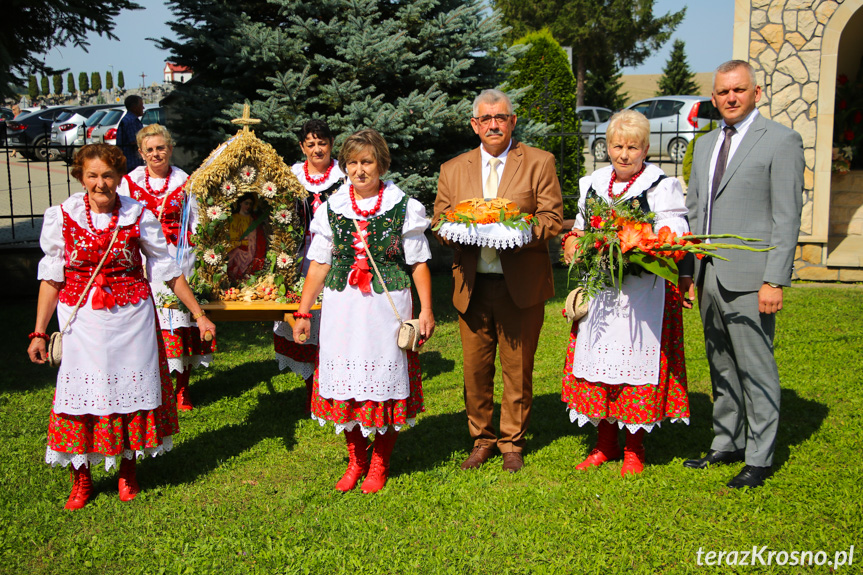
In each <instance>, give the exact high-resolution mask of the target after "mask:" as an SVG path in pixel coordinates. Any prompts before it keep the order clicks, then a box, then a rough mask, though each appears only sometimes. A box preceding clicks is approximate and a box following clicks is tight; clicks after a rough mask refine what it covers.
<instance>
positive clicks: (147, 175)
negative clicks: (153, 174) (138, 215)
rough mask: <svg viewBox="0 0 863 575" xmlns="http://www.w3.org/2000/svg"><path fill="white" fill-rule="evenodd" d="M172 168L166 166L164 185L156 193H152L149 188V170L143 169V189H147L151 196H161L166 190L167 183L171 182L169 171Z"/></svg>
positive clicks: (151, 189)
mask: <svg viewBox="0 0 863 575" xmlns="http://www.w3.org/2000/svg"><path fill="white" fill-rule="evenodd" d="M172 169H173V168H171V167H170V166H168V175H167V176H165V185H164V186H162V189H161V190H159V191H158V192H154V191H153V188H151V187H150V168H144V187H146V188H147V191H148V192H150V195H151V196H161V195H162V194H164V193H165V191H167V189H168V183H169V182H170V181H171V171H172Z"/></svg>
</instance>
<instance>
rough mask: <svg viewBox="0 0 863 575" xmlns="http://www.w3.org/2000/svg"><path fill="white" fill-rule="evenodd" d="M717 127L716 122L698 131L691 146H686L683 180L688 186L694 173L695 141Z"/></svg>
mask: <svg viewBox="0 0 863 575" xmlns="http://www.w3.org/2000/svg"><path fill="white" fill-rule="evenodd" d="M716 126H717V124H716V122H714V121H711V122H710V123H709V124H707V125H706V126H704V127H703V128H701V129H700V130H698V133H696V134H695V137H694V138H692V141H691V142H689V145H688V146H686V154H685V155H684V156H683V179H684V180H685V181H686V185H687V186H688V185H689V174H690V173H691V172H692V154H693V150H694V149H695V140H697V139H698V138H700V137H701V136H703V135H704V134H706V133H707V132H709V131H711V130H712V129H714V128H715V127H716Z"/></svg>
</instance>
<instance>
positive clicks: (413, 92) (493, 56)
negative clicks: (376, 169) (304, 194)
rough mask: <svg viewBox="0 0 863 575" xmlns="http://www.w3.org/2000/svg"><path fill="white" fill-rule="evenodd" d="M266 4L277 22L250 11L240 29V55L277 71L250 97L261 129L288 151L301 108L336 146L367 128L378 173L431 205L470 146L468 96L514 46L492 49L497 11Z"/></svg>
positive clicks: (438, 2)
mask: <svg viewBox="0 0 863 575" xmlns="http://www.w3.org/2000/svg"><path fill="white" fill-rule="evenodd" d="M273 4H274V5H275V6H277V7H278V14H279V20H278V21H277V22H268V21H263V20H261V21H257V22H253V21H251V20H247V21H245V22H244V23H243V25H242V27H241V30H240V32H241V34H240V36H241V37H242V38H243V39H244V45H243V46H242V47H241V56H242V57H243V58H245V59H247V61H252V60H251V59H254V60H253V61H254V62H255V63H256V65H259V66H260V67H261V68H263V69H265V70H266V69H273V70H274V73H273V74H271V75H270V76H269V77H268V78H267V82H268V85H267V86H266V87H264V88H263V89H261V90H259V94H260V96H259V97H258V99H257V100H256V101H253V102H252V105H253V110H254V114H255V115H256V117H258V118H261V119H262V120H263V122H264V126H263V135H264V137H265V139H267V140H268V141H269V142H271V143H272V144H273V145H274V146H276V147H277V149H280V150H281V151H282V153H283V154H284V155H285V156H286V158H296V157H297V156H298V155H299V154H298V149H297V142H296V135H295V132H296V130H297V129H298V128H299V126H300V125H301V124H302V123H303V122H304V121H305V120H307V119H308V118H310V117H321V118H324V119H326V120H327V121H328V122H329V124H330V127H331V128H332V129H333V131H334V132H335V133H336V134H339V137H338V138H337V139H336V148H338V145H339V143H340V141H341V140H343V139H344V138H345V137H346V136H347V135H348V134H350V133H352V132H354V131H356V130H359V129H361V128H374V129H376V130H378V131H379V132H381V134H382V135H383V136H384V137H385V138H386V140H387V142H388V144H389V146H390V151H391V153H392V158H393V161H392V166H391V168H390V173H389V174H388V175H387V178H388V179H393V180H394V181H395V182H397V183H398V185H399V186H400V187H402V188H403V189H404V190H405V191H407V192H408V193H410V194H413V195H415V196H416V197H417V198H418V199H420V200H421V201H423V202H424V203H425V204H426V205H430V204H431V202H432V201H433V199H434V196H435V194H436V193H437V176H438V170H439V167H440V164H442V163H443V162H445V161H447V160H449V159H451V158H452V157H454V156H456V155H457V154H459V153H461V152H463V151H465V150H467V149H470V148H472V147H475V146H476V145H477V144H478V141H477V139H476V136H475V135H474V134H473V132H472V130H471V129H470V124H469V121H470V117H471V115H472V109H471V104H472V101H473V98H474V97H475V96H476V94H477V93H478V92H479V91H480V90H481V89H483V88H492V87H495V86H497V85H499V84H500V82H501V81H502V80H503V77H502V72H501V71H502V70H503V69H505V67H506V66H507V65H509V64H510V63H511V62H512V61H513V55H514V54H515V53H516V52H517V51H518V50H520V48H519V49H504V48H501V45H502V39H503V32H504V29H503V27H502V25H501V23H500V19H499V15H498V14H497V13H496V12H493V11H489V10H488V9H487V6H486V4H485V2H484V0H426V1H420V2H417V1H416V0H354V1H353V2H351V3H345V2H344V1H343V0H317V1H309V0H303V1H300V0H274V2H273ZM193 69H194V66H193ZM196 71H197V70H196ZM238 113H239V106H236V107H234V109H233V111H232V112H231V115H233V116H236V115H237V114H238Z"/></svg>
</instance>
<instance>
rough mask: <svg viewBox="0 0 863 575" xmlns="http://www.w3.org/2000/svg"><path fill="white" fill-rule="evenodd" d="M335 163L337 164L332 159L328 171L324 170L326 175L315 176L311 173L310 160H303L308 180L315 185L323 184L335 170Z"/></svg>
mask: <svg viewBox="0 0 863 575" xmlns="http://www.w3.org/2000/svg"><path fill="white" fill-rule="evenodd" d="M335 165H336V163H335V161H333V160H330V167H329V168H327V171H326V172H324V175H323V176H320V177H318V178H316V177H314V176H310V175H309V161H308V160H306V161H305V162H303V172H305V175H306V181H307V182H309V183H310V184H312V185H313V186H317V185H320V184H323V183H324V182H326V181H327V179H328V178H329V177H330V172H332V171H333V166H335Z"/></svg>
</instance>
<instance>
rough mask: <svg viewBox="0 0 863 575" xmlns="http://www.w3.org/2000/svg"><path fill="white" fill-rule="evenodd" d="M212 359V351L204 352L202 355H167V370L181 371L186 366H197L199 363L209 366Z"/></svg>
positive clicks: (185, 368)
mask: <svg viewBox="0 0 863 575" xmlns="http://www.w3.org/2000/svg"><path fill="white" fill-rule="evenodd" d="M212 361H213V354H212V353H205V354H204V355H192V356H189V355H184V356H182V357H169V358H168V371H170V372H171V373H174V372H177V373H182V372H184V371H186V370H187V369H188V368H191V367H198V366H199V365H203V366H204V367H210V363H212Z"/></svg>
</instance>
